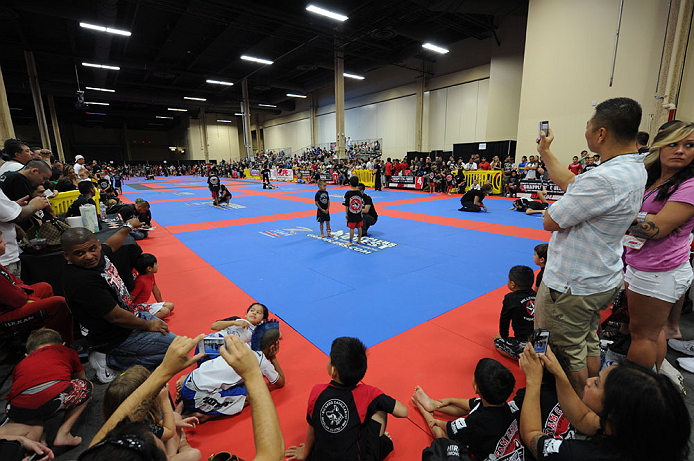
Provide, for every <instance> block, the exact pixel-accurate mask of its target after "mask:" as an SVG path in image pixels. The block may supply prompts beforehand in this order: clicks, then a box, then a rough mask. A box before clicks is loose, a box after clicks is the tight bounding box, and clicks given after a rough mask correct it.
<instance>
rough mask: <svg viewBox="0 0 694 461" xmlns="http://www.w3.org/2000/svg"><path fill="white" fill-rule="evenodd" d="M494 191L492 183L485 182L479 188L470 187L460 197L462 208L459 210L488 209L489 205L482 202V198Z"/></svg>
mask: <svg viewBox="0 0 694 461" xmlns="http://www.w3.org/2000/svg"><path fill="white" fill-rule="evenodd" d="M491 191H492V186H491V185H490V184H485V185H484V186H482V187H481V188H480V189H479V190H476V189H470V190H469V191H467V192H466V193H465V195H463V197H462V198H461V199H460V204H461V205H462V207H461V208H458V211H473V212H480V211H482V209H484V211H487V207H486V206H485V205H484V203H482V200H484V198H485V197H486V196H487V195H489V193H490V192H491Z"/></svg>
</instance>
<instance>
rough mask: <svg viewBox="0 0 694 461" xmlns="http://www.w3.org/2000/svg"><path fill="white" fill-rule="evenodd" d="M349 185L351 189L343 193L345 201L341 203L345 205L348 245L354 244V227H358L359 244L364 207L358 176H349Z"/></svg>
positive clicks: (358, 241) (359, 241)
mask: <svg viewBox="0 0 694 461" xmlns="http://www.w3.org/2000/svg"><path fill="white" fill-rule="evenodd" d="M349 185H350V186H351V190H349V191H347V193H346V194H345V201H344V202H343V203H342V204H343V205H344V206H345V212H346V219H347V227H349V243H348V245H354V243H353V242H352V239H354V229H359V234H358V236H357V243H359V244H361V226H362V225H363V224H364V218H363V216H362V214H361V212H362V210H363V209H364V197H362V195H361V191H360V190H359V187H358V186H359V178H357V177H356V176H352V177H351V178H349Z"/></svg>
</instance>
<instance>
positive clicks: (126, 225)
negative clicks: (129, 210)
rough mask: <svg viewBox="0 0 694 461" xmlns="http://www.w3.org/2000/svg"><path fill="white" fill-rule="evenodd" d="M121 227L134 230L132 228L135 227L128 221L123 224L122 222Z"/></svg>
mask: <svg viewBox="0 0 694 461" xmlns="http://www.w3.org/2000/svg"><path fill="white" fill-rule="evenodd" d="M123 227H129V228H130V230H131V231H134V230H135V228H134V227H133V225H132V224H130V223H129V222H126V223H125V224H123Z"/></svg>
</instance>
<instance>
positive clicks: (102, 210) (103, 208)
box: [99, 202, 106, 219]
mask: <svg viewBox="0 0 694 461" xmlns="http://www.w3.org/2000/svg"><path fill="white" fill-rule="evenodd" d="M99 213H101V219H106V205H104V202H100V203H99Z"/></svg>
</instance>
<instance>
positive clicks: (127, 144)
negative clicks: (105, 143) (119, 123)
mask: <svg viewBox="0 0 694 461" xmlns="http://www.w3.org/2000/svg"><path fill="white" fill-rule="evenodd" d="M123 146H124V147H125V159H124V160H126V161H128V162H131V161H132V160H133V154H132V151H131V150H130V142H129V141H128V124H127V123H125V122H123ZM123 163H125V162H123Z"/></svg>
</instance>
